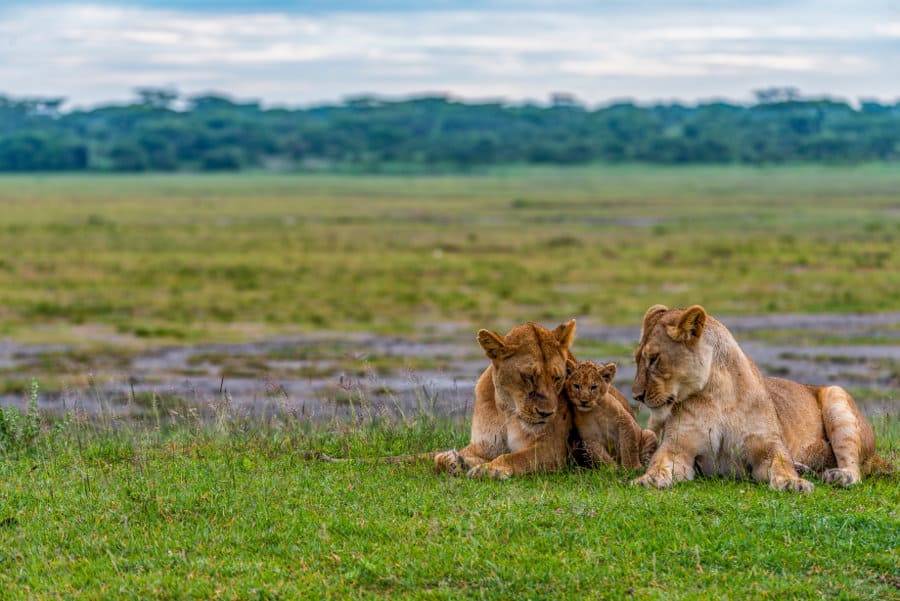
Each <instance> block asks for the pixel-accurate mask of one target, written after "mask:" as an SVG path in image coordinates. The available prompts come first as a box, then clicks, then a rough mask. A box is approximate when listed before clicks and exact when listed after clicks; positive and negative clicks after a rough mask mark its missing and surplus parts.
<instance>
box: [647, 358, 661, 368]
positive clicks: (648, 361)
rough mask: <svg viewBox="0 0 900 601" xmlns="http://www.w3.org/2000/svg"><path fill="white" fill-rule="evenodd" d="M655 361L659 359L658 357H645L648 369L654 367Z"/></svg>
mask: <svg viewBox="0 0 900 601" xmlns="http://www.w3.org/2000/svg"><path fill="white" fill-rule="evenodd" d="M657 359H659V355H650V356H649V357H647V365H648V366H649V367H653V366H654V365H656V360H657Z"/></svg>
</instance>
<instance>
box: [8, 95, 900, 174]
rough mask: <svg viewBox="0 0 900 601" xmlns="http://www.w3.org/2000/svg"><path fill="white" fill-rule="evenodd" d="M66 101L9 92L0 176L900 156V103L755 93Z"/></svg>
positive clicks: (893, 158)
mask: <svg viewBox="0 0 900 601" xmlns="http://www.w3.org/2000/svg"><path fill="white" fill-rule="evenodd" d="M63 105H64V100H63V99H61V98H13V97H9V96H2V95H0V171H5V172H10V171H61V170H75V171H80V170H90V171H176V170H185V171H220V170H240V169H248V168H251V169H270V170H332V169H333V170H359V171H379V170H386V169H395V168H407V169H434V170H438V169H445V170H446V169H449V170H468V169H472V168H476V167H480V166H486V165H497V164H523V163H524V164H533V163H544V164H579V163H589V162H646V163H660V164H671V165H678V164H688V163H711V164H712V163H740V164H754V165H761V164H779V163H800V162H834V163H860V162H868V161H897V160H898V159H900V102H897V103H894V104H884V103H880V102H876V101H863V102H860V103H859V105H858V106H851V105H850V104H848V103H846V102H843V101H840V100H834V99H828V98H801V97H799V95H798V94H797V93H796V92H795V91H794V90H792V89H790V88H787V89H782V88H773V89H769V90H763V91H760V92H757V101H756V102H755V103H754V104H751V105H744V104H737V103H728V102H709V103H705V104H699V105H696V106H689V105H683V104H655V105H650V106H647V105H639V104H635V103H631V102H621V103H616V104H611V105H608V106H604V107H601V108H597V109H589V108H587V107H585V106H582V105H580V104H579V103H578V102H577V101H575V100H574V99H573V98H572V97H570V96H568V95H565V94H559V95H555V96H554V97H553V99H552V102H551V103H549V104H547V105H538V104H515V105H514V104H504V103H500V102H496V103H493V102H492V103H470V102H463V101H459V100H456V99H453V98H450V97H445V96H426V97H419V98H409V99H405V100H387V99H381V98H378V97H375V96H361V97H356V98H351V99H348V100H346V101H344V102H342V103H340V104H335V105H323V106H316V107H312V108H302V109H287V108H266V107H263V106H261V105H260V104H259V103H257V102H239V101H236V100H234V99H232V98H229V97H227V96H221V95H209V94H208V95H200V96H193V97H189V98H181V97H180V96H179V95H178V94H177V93H176V92H173V91H170V90H165V89H154V88H147V89H141V90H138V96H137V98H136V100H135V101H134V102H132V103H129V104H124V105H122V104H119V105H114V104H109V105H105V106H99V107H97V108H93V109H90V110H73V111H63V110H61V107H62V106H63Z"/></svg>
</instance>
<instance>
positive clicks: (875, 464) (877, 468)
mask: <svg viewBox="0 0 900 601" xmlns="http://www.w3.org/2000/svg"><path fill="white" fill-rule="evenodd" d="M896 471H897V468H896V467H895V466H894V464H892V463H891V462H890V461H888V460H886V459H883V458H881V457H879V456H878V455H872V456H871V457H869V458H868V459H866V460H865V461H864V462H863V464H862V473H863V474H864V475H866V476H878V475H882V476H883V475H887V474H893V473H894V472H896Z"/></svg>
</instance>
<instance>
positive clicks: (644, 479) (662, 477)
mask: <svg viewBox="0 0 900 601" xmlns="http://www.w3.org/2000/svg"><path fill="white" fill-rule="evenodd" d="M631 485H632V486H643V487H644V488H669V487H670V486H672V477H671V476H669V475H668V474H658V473H650V472H647V473H646V474H644V475H643V476H641V477H640V478H635V479H634V480H632V481H631Z"/></svg>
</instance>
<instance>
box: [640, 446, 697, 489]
mask: <svg viewBox="0 0 900 601" xmlns="http://www.w3.org/2000/svg"><path fill="white" fill-rule="evenodd" d="M694 457H695V455H692V454H689V453H686V452H685V451H684V450H679V451H674V450H670V449H669V448H666V447H665V446H663V447H660V448H659V449H658V450H657V451H656V454H654V455H653V458H652V459H651V460H650V465H649V466H647V471H646V472H645V473H644V475H643V476H641V477H640V478H635V479H634V480H632V481H631V484H632V486H643V487H645V488H669V487H670V486H672V485H674V484H675V483H676V482H681V481H683V480H693V479H694Z"/></svg>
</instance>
